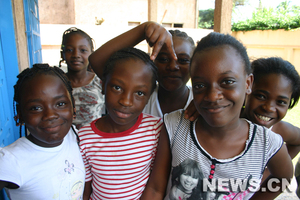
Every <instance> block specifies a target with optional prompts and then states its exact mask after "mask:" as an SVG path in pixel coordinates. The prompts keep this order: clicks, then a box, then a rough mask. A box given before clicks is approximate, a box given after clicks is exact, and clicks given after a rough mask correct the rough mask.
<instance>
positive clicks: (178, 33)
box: [169, 29, 195, 48]
mask: <svg viewBox="0 0 300 200" xmlns="http://www.w3.org/2000/svg"><path fill="white" fill-rule="evenodd" d="M169 32H170V33H171V35H172V37H178V38H181V39H184V40H187V41H188V42H190V44H191V45H192V47H193V48H194V47H195V42H194V40H193V38H191V37H190V36H188V34H186V32H183V31H180V30H178V29H176V30H169Z"/></svg>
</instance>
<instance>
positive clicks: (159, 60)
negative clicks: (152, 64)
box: [156, 57, 169, 63]
mask: <svg viewBox="0 0 300 200" xmlns="http://www.w3.org/2000/svg"><path fill="white" fill-rule="evenodd" d="M156 60H157V61H158V62H160V63H167V62H169V59H168V58H167V57H157V58H156Z"/></svg>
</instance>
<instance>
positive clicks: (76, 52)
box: [72, 49, 79, 57]
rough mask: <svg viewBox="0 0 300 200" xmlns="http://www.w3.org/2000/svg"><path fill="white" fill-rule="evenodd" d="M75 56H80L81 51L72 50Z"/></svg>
mask: <svg viewBox="0 0 300 200" xmlns="http://www.w3.org/2000/svg"><path fill="white" fill-rule="evenodd" d="M72 56H73V57H79V51H78V50H77V49H74V50H73V52H72Z"/></svg>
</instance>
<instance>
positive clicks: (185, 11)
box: [39, 0, 198, 28]
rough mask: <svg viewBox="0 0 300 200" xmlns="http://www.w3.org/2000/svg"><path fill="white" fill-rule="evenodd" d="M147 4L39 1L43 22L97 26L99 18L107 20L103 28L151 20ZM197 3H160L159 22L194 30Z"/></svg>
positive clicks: (135, 1) (182, 0)
mask: <svg viewBox="0 0 300 200" xmlns="http://www.w3.org/2000/svg"><path fill="white" fill-rule="evenodd" d="M148 1H149V0H88V1H86V0H59V1H48V0H40V1H39V10H40V22H41V24H88V25H95V23H96V18H97V19H98V20H101V19H104V22H103V25H104V24H105V25H107V26H128V23H130V22H137V23H142V22H145V21H147V20H148ZM196 2H197V0H157V8H156V9H157V22H158V23H161V22H162V23H166V24H171V25H172V26H173V25H174V23H175V24H183V27H182V28H195V27H196V20H197V16H196V13H197V14H198V12H196V5H197V3H196ZM153 9H154V8H153ZM164 14H165V15H164ZM133 24H135V23H133Z"/></svg>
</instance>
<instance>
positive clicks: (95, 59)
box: [89, 22, 176, 78]
mask: <svg viewBox="0 0 300 200" xmlns="http://www.w3.org/2000/svg"><path fill="white" fill-rule="evenodd" d="M144 39H146V40H147V42H148V44H149V45H150V46H153V51H152V54H151V60H154V59H155V58H156V56H157V54H158V52H159V51H160V49H161V47H162V46H163V45H164V44H166V46H167V48H168V49H169V51H170V52H172V54H173V57H174V59H176V55H175V53H174V49H173V41H172V35H171V34H170V33H169V32H168V31H167V30H166V29H165V28H164V27H163V26H161V25H160V24H158V23H155V22H145V23H143V24H141V25H139V26H137V27H135V28H133V29H131V30H129V31H127V32H125V33H123V34H121V35H119V36H117V37H115V38H113V39H111V40H110V41H108V42H106V43H105V44H103V45H102V46H101V47H100V48H98V49H97V50H96V51H95V52H93V53H92V54H91V55H90V56H89V62H90V65H91V66H92V68H93V70H94V72H95V73H96V74H97V75H98V76H99V77H100V78H102V75H103V70H104V65H105V63H106V61H107V60H108V59H109V57H110V56H111V55H112V54H114V53H115V52H117V51H118V50H121V49H123V48H126V47H134V46H135V45H137V44H138V43H140V42H141V41H143V40H144Z"/></svg>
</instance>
